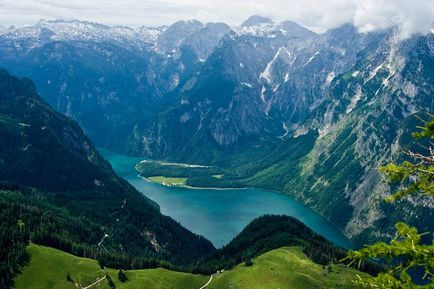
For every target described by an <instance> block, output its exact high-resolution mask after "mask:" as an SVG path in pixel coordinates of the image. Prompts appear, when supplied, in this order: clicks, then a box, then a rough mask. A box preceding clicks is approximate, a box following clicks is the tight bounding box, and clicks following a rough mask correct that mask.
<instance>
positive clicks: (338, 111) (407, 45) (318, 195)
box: [0, 16, 434, 239]
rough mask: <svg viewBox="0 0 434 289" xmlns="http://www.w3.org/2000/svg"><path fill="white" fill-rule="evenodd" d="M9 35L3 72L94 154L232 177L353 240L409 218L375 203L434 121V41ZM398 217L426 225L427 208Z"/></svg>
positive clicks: (272, 28)
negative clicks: (272, 193)
mask: <svg viewBox="0 0 434 289" xmlns="http://www.w3.org/2000/svg"><path fill="white" fill-rule="evenodd" d="M0 31H1V34H2V35H1V36H0V51H1V52H2V53H1V54H0V55H1V56H0V65H3V66H6V67H8V68H10V69H11V70H13V71H15V72H17V73H19V74H21V75H27V76H30V77H32V78H34V79H35V81H36V84H37V86H38V88H39V89H40V90H41V91H42V92H43V94H44V95H46V96H47V100H48V101H49V102H50V103H52V104H53V105H54V106H55V107H56V108H57V109H59V110H61V111H64V112H66V113H67V114H68V115H70V116H72V117H73V118H75V119H77V120H78V121H79V122H80V123H81V124H82V125H83V126H84V128H85V129H86V131H88V132H89V134H90V136H91V137H92V138H93V139H94V140H95V141H96V142H97V143H98V144H99V145H102V146H107V147H109V148H112V149H116V150H119V151H122V152H126V153H129V154H135V155H146V156H148V157H151V158H159V159H171V160H181V161H184V162H187V161H191V162H195V163H205V164H210V163H214V164H218V165H220V166H223V167H227V168H231V169H232V171H235V172H236V175H237V177H238V178H239V180H240V181H242V182H244V183H245V184H248V185H254V186H259V187H264V188H272V189H276V190H280V191H284V192H286V193H288V194H291V195H293V196H294V197H296V198H298V199H299V200H301V201H303V202H304V203H306V204H308V205H309V206H311V207H313V208H315V209H316V210H317V211H319V212H320V213H321V214H323V215H325V216H326V217H328V218H329V220H330V221H332V222H334V223H335V224H337V225H338V226H340V227H341V228H342V229H343V230H345V232H346V233H347V235H349V236H352V237H357V238H359V237H360V238H361V239H363V238H364V239H367V238H371V237H381V236H386V235H387V230H384V231H383V232H382V233H384V234H380V231H378V230H377V228H379V227H383V228H386V227H390V225H391V224H392V222H393V221H394V220H399V218H400V216H402V215H403V214H400V213H399V212H391V211H390V208H389V207H388V205H387V204H384V203H382V202H381V201H379V199H381V197H382V196H383V195H385V194H387V193H388V190H389V189H388V185H387V184H386V183H385V181H384V180H383V178H382V177H381V176H380V175H379V173H378V170H377V168H378V166H379V165H381V164H384V163H386V162H389V161H392V160H397V159H399V158H400V157H401V154H400V149H401V148H402V147H403V146H405V145H408V144H409V143H410V142H411V141H410V138H409V131H410V130H411V129H412V128H413V127H414V126H415V125H416V122H415V121H414V117H413V116H414V115H415V114H423V112H432V111H434V97H433V87H434V86H433V83H434V71H433V69H432V67H434V65H433V64H434V63H433V61H434V60H433V59H434V53H433V51H434V44H433V43H434V40H433V38H434V36H433V34H432V33H431V34H429V35H426V36H414V37H413V38H411V39H408V40H405V41H401V40H399V38H398V37H397V35H398V34H397V31H396V30H394V29H391V30H388V31H381V32H376V33H369V34H360V33H358V31H357V30H356V29H355V28H354V27H353V26H351V25H344V26H342V27H339V28H337V29H333V30H330V31H328V32H326V33H323V34H316V33H313V32H312V31H309V30H308V29H306V28H304V27H301V26H299V25H297V24H296V23H294V22H290V21H287V22H282V23H273V22H272V21H270V20H269V19H266V18H263V17H259V16H254V17H251V18H250V19H248V20H247V21H246V22H244V23H243V24H242V25H241V26H240V27H229V26H227V25H225V24H222V23H216V24H213V23H211V24H206V25H205V24H202V23H200V22H198V21H180V22H177V23H175V24H174V25H172V26H170V27H160V28H137V29H131V28H125V27H124V28H120V27H117V28H110V27H106V26H99V25H97V24H91V23H82V22H41V23H39V24H37V25H35V26H33V27H26V28H21V29H1V30H0ZM74 31H80V33H73V32H74ZM95 31H101V32H100V33H96V32H95ZM256 162H257V163H259V165H256V164H255V163H256ZM401 206H402V207H401V209H402V211H404V210H413V211H415V212H418V214H419V213H420V214H419V215H423V212H424V211H423V210H424V208H426V207H429V206H432V204H431V203H429V202H427V201H426V200H407V201H405V202H403V203H402V205H401ZM386 215H387V218H386ZM408 215H411V217H409V219H411V220H413V221H414V222H415V223H416V221H417V217H416V216H414V215H415V214H408ZM425 217H426V219H427V220H428V218H429V217H430V216H429V215H427V216H425ZM386 219H387V220H388V221H386ZM411 220H410V221H411ZM421 223H423V222H421ZM423 224H427V226H430V225H431V226H432V223H431V222H429V221H426V222H425V223H423Z"/></svg>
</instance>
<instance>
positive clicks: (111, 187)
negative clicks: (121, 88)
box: [0, 70, 214, 273]
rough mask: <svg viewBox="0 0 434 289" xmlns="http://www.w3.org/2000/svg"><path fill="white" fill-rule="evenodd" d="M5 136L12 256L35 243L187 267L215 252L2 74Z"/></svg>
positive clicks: (65, 121) (7, 236) (4, 185)
mask: <svg viewBox="0 0 434 289" xmlns="http://www.w3.org/2000/svg"><path fill="white" fill-rule="evenodd" d="M0 135H1V138H0V182H1V187H0V188H1V190H0V205H1V207H2V210H1V212H2V214H1V220H0V221H1V224H2V225H1V226H0V229H1V230H2V231H1V234H0V236H1V237H2V240H1V241H2V243H3V244H7V246H9V245H10V246H12V247H11V248H13V247H14V246H15V244H17V243H18V242H19V241H27V240H28V239H29V238H31V239H32V240H36V241H38V242H41V243H44V244H48V245H52V246H56V247H60V248H62V249H67V250H69V251H72V252H75V253H76V254H79V255H84V256H94V257H98V258H101V260H105V262H107V263H110V262H118V261H119V260H117V258H119V257H120V256H122V258H124V259H122V260H123V262H126V260H130V259H131V258H136V259H140V258H143V259H145V258H148V259H150V258H154V260H155V259H157V260H166V261H171V262H173V263H175V264H178V265H184V264H188V263H190V262H193V261H195V260H197V259H198V258H201V257H203V256H204V255H205V254H208V253H209V252H212V251H213V250H214V247H213V245H212V244H211V243H210V242H209V241H207V240H206V239H204V238H203V237H200V236H197V235H195V234H193V233H191V232H189V231H188V230H186V229H185V228H183V227H182V226H180V225H179V224H178V223H177V222H175V221H174V220H172V219H171V218H169V217H166V216H163V215H161V213H160V211H159V208H158V205H157V204H155V203H154V202H153V201H151V200H149V199H147V198H146V197H144V196H143V195H142V194H140V193H139V192H137V191H136V190H135V189H134V188H133V187H132V186H131V185H129V184H128V183H127V182H126V181H125V180H123V179H121V178H119V177H117V176H116V175H115V173H114V172H113V170H112V168H111V166H110V165H109V164H108V163H107V162H106V161H105V160H104V159H103V158H102V157H101V156H100V155H99V153H98V152H97V151H96V149H95V148H94V147H93V146H92V144H91V142H90V141H89V139H88V138H87V137H86V136H85V135H84V134H83V132H82V130H81V129H80V127H79V126H78V125H77V124H76V123H75V122H74V121H72V120H71V119H69V118H67V117H65V116H63V115H61V114H59V113H57V112H55V111H54V110H53V109H52V108H51V107H50V106H49V105H48V104H46V103H45V102H44V101H43V100H42V99H41V98H40V97H39V96H38V95H37V93H36V89H35V87H34V85H33V84H32V82H31V81H30V80H28V79H18V78H15V77H13V76H11V75H9V74H8V73H7V72H6V71H4V70H1V71H0ZM11 224H12V226H11ZM13 224H15V225H13ZM16 224H22V226H21V227H19V228H24V230H21V229H19V228H18V227H17V225H16ZM14 236H16V239H15V237H14ZM7 246H6V252H15V251H14V250H13V249H10V250H9V251H8V250H7ZM3 249H4V248H3ZM125 258H126V259H125ZM101 260H100V261H101ZM131 264H134V262H132V263H131ZM2 273H3V271H2Z"/></svg>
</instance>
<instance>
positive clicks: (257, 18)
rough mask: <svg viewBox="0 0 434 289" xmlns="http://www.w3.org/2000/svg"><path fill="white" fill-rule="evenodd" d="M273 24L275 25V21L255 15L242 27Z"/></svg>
mask: <svg viewBox="0 0 434 289" xmlns="http://www.w3.org/2000/svg"><path fill="white" fill-rule="evenodd" d="M271 23H273V21H272V20H271V19H270V18H268V17H263V16H259V15H253V16H250V17H249V18H247V20H246V21H244V22H243V23H242V24H241V27H250V26H255V25H259V24H271Z"/></svg>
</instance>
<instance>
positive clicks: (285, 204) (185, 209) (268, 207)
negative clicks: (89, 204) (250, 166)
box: [100, 149, 351, 248]
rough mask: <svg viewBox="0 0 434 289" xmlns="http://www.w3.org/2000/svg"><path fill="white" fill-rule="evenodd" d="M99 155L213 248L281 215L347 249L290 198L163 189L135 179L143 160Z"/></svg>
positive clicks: (343, 240) (333, 231)
mask: <svg viewBox="0 0 434 289" xmlns="http://www.w3.org/2000/svg"><path fill="white" fill-rule="evenodd" d="M100 152H101V154H102V155H103V156H104V157H105V158H106V160H108V161H109V162H110V163H111V165H112V167H113V169H114V170H115V171H116V173H117V174H118V175H119V176H121V177H122V178H124V179H126V180H127V181H128V182H129V183H130V184H132V185H133V186H134V187H135V188H136V189H137V190H139V191H140V192H142V193H143V194H144V195H145V196H147V197H148V198H150V199H152V200H154V201H156V202H157V203H158V204H159V205H160V208H161V212H162V213H163V214H165V215H168V216H170V217H172V218H173V219H175V220H177V221H178V222H179V223H181V224H182V225H183V226H184V227H186V228H187V229H189V230H190V231H192V232H194V233H197V234H200V235H203V236H204V237H206V238H207V239H209V240H210V241H211V242H212V243H213V244H214V245H215V246H216V247H221V246H223V245H225V244H227V243H228V242H229V241H230V240H231V239H232V238H234V237H235V236H236V235H237V234H238V233H240V232H241V230H242V229H243V228H244V227H245V226H246V225H247V224H248V223H250V221H251V220H252V219H254V218H255V217H258V216H261V215H264V214H284V215H289V216H292V217H295V218H297V219H299V220H300V221H302V222H303V223H305V224H306V225H307V226H309V227H310V228H311V229H313V230H314V231H315V232H317V233H319V234H321V235H323V236H325V237H326V238H327V239H329V240H331V241H333V242H334V243H335V244H337V245H339V246H342V247H345V248H349V247H351V243H350V241H349V240H348V239H347V238H346V237H345V236H344V235H343V233H342V232H341V231H340V230H339V229H337V228H336V227H334V226H333V225H332V224H331V223H329V222H328V221H327V220H326V219H325V218H323V217H322V216H321V215H319V214H318V213H316V212H314V211H313V210H311V209H309V208H308V207H306V206H304V205H302V204H300V203H298V202H297V201H295V200H293V199H292V198H291V197H289V196H287V195H284V194H279V193H275V192H270V191H265V190H258V189H242V190H236V189H234V190H232V189H231V190H211V189H188V188H175V187H166V186H163V185H159V184H154V183H150V182H147V181H145V180H143V179H141V178H139V177H138V172H137V171H136V170H135V169H134V166H135V165H136V164H137V163H138V162H140V161H141V160H142V158H137V157H129V156H125V155H121V154H117V153H114V152H110V151H107V150H104V149H100Z"/></svg>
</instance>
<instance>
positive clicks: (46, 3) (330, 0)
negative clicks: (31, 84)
mask: <svg viewBox="0 0 434 289" xmlns="http://www.w3.org/2000/svg"><path fill="white" fill-rule="evenodd" d="M253 14H259V15H264V16H269V17H271V18H272V19H274V20H275V21H283V20H293V21H296V22H298V23H300V24H302V25H305V26H307V27H309V28H310V29H312V30H314V31H317V32H323V31H326V30H327V29H330V28H334V27H337V26H340V25H342V24H344V23H353V24H354V25H355V26H357V27H358V28H359V30H360V31H362V32H370V31H374V30H379V29H386V28H389V27H392V26H398V27H399V28H400V30H401V37H402V38H407V37H410V36H411V35H413V34H415V33H421V34H425V33H428V32H429V31H430V29H432V28H433V20H434V1H433V0H412V1H409V0H310V1H306V0H262V1H257V0H220V1H215V0H200V1H198V0H182V1H181V0H151V1H146V0H123V1H115V0H75V1H68V0H64V1H57V0H2V1H1V2H0V24H2V25H12V24H14V25H23V24H33V23H35V22H37V21H38V20H39V19H41V18H45V19H54V18H56V19H83V20H89V21H94V22H101V23H104V24H108V25H129V26H142V25H146V26H155V25H165V24H170V23H173V22H175V21H177V20H180V19H198V20H201V21H203V22H217V21H222V22H226V23H229V24H232V25H238V24H239V23H241V22H242V21H243V20H244V19H246V18H247V17H248V16H250V15H253Z"/></svg>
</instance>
